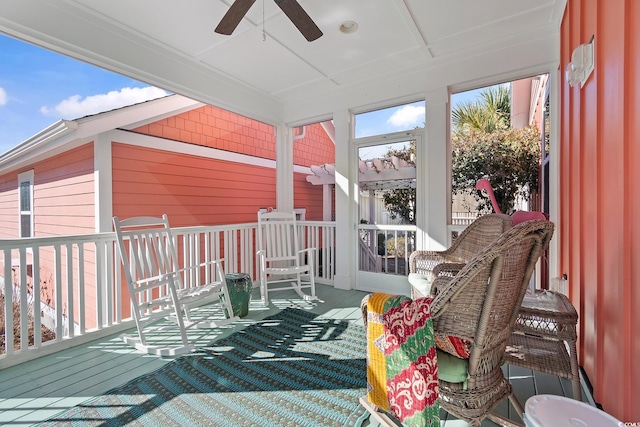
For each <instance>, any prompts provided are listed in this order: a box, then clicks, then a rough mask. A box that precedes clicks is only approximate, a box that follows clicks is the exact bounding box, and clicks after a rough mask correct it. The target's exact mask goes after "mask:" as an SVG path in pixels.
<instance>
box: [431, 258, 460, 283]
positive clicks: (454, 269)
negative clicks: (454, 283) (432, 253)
mask: <svg viewBox="0 0 640 427" xmlns="http://www.w3.org/2000/svg"><path fill="white" fill-rule="evenodd" d="M465 265H466V264H464V263H462V262H443V263H441V264H438V265H436V266H435V267H434V268H433V270H432V272H431V277H432V278H433V280H435V279H436V278H438V277H441V276H446V277H455V275H456V274H458V273H459V272H460V270H462V269H463V268H464V266H465Z"/></svg>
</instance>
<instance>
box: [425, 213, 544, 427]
mask: <svg viewBox="0 0 640 427" xmlns="http://www.w3.org/2000/svg"><path fill="white" fill-rule="evenodd" d="M552 235H553V223H551V222H549V221H544V220H533V221H527V222H524V223H521V224H519V225H517V226H515V227H513V228H511V229H510V230H508V231H507V232H505V233H504V234H503V235H502V236H501V237H500V238H499V239H498V240H497V241H495V242H494V243H493V244H491V245H490V246H488V247H486V248H485V249H484V250H482V251H481V252H480V253H479V254H477V255H476V256H475V257H473V258H472V259H471V260H470V261H469V262H468V263H467V264H465V265H457V266H455V265H454V266H452V268H445V266H442V267H439V268H438V269H437V270H436V273H437V272H438V271H440V270H442V271H444V272H445V274H444V275H441V276H438V277H436V278H435V279H434V282H433V286H432V287H431V293H432V295H433V296H434V299H433V302H432V304H431V313H432V318H433V326H434V331H435V335H436V341H439V340H448V341H450V340H453V339H456V340H459V341H460V342H463V343H464V344H465V345H466V349H467V350H468V358H459V357H455V356H453V355H451V354H449V353H445V352H444V351H440V350H438V374H439V377H440V379H439V389H440V390H439V393H440V405H441V407H442V408H443V409H445V410H446V411H447V412H449V413H451V414H453V415H455V416H456V417H458V418H460V419H463V420H465V421H467V422H468V423H469V424H470V425H471V426H479V425H480V423H481V422H482V420H483V419H484V418H489V419H491V420H492V421H494V422H496V423H498V424H500V425H507V426H508V425H514V423H513V422H512V421H509V420H507V419H505V418H502V417H501V416H499V415H497V414H495V413H493V412H492V411H493V409H494V408H495V406H496V405H497V404H498V403H499V402H501V401H502V400H503V399H505V398H508V399H509V401H510V402H511V403H512V405H513V406H514V408H515V409H516V411H517V412H518V414H519V415H520V417H522V416H523V409H522V405H521V404H520V402H519V401H518V400H517V399H516V397H515V396H514V394H513V392H512V389H511V385H510V383H509V381H507V379H506V378H505V377H504V375H503V372H502V369H501V363H502V360H503V357H504V352H505V348H506V346H507V343H508V341H509V338H510V336H511V333H512V331H513V328H514V324H515V320H516V317H517V314H518V309H519V307H520V304H521V303H522V299H523V297H524V294H525V292H526V290H527V285H528V283H529V279H530V278H531V274H532V272H533V270H534V268H535V264H536V262H537V261H538V258H539V257H540V255H541V254H542V252H543V251H544V249H546V247H547V246H548V244H549V240H551V237H552ZM455 268H460V270H459V272H458V273H457V274H456V275H455V276H454V277H451V274H452V273H453V270H454V269H455ZM456 372H457V373H456ZM461 373H462V375H460V374H461ZM461 377H462V378H465V377H466V379H465V380H463V381H460V380H459V379H460V378H461Z"/></svg>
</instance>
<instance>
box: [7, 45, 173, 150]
mask: <svg viewBox="0 0 640 427" xmlns="http://www.w3.org/2000/svg"><path fill="white" fill-rule="evenodd" d="M165 94H167V92H165V91H162V90H160V89H157V88H153V87H150V86H149V85H147V84H145V83H141V82H138V81H136V80H133V79H130V78H128V77H124V76H121V75H118V74H115V73H112V72H109V71H105V70H103V69H101V68H98V67H94V66H92V65H88V64H86V63H84V62H80V61H77V60H75V59H71V58H69V57H66V56H63V55H60V54H57V53H53V52H51V51H48V50H46V49H42V48H39V47H36V46H33V45H31V44H28V43H24V42H22V41H19V40H16V39H13V38H10V37H7V36H4V35H1V34H0V153H4V152H6V151H7V150H9V149H10V148H12V147H14V146H16V145H18V144H19V143H20V142H22V141H24V140H26V139H28V138H29V137H31V136H33V135H35V134H36V133H38V132H40V131H41V130H43V129H45V128H46V127H47V126H49V125H51V124H53V123H55V122H56V121H58V120H60V119H76V118H79V117H83V116H86V115H89V114H95V113H97V112H100V111H106V110H111V109H113V108H118V107H121V106H123V105H127V104H133V103H136V102H141V101H144V100H147V99H151V98H157V97H159V96H164V95H165Z"/></svg>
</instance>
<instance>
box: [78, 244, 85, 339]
mask: <svg viewBox="0 0 640 427" xmlns="http://www.w3.org/2000/svg"><path fill="white" fill-rule="evenodd" d="M76 247H77V248H78V323H79V325H78V329H79V333H80V335H84V334H85V332H86V319H85V315H86V310H85V303H86V294H85V281H84V245H83V244H82V243H78V244H77V246H76Z"/></svg>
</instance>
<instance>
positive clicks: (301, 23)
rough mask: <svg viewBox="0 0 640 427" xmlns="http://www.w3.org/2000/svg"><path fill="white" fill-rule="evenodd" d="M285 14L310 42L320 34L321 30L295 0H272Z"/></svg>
mask: <svg viewBox="0 0 640 427" xmlns="http://www.w3.org/2000/svg"><path fill="white" fill-rule="evenodd" d="M274 1H275V2H276V4H277V5H278V7H279V8H280V9H282V11H283V12H284V14H285V15H287V16H288V17H289V19H290V20H291V22H293V25H295V26H296V28H298V30H299V31H300V32H301V33H302V35H303V36H304V38H305V39H307V40H308V41H310V42H312V41H314V40H315V39H318V38H320V37H321V36H322V31H320V28H318V26H317V25H316V24H315V22H313V20H312V19H311V17H310V16H309V15H307V12H305V11H304V9H303V8H302V6H300V3H298V2H297V1H296V0H274Z"/></svg>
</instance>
